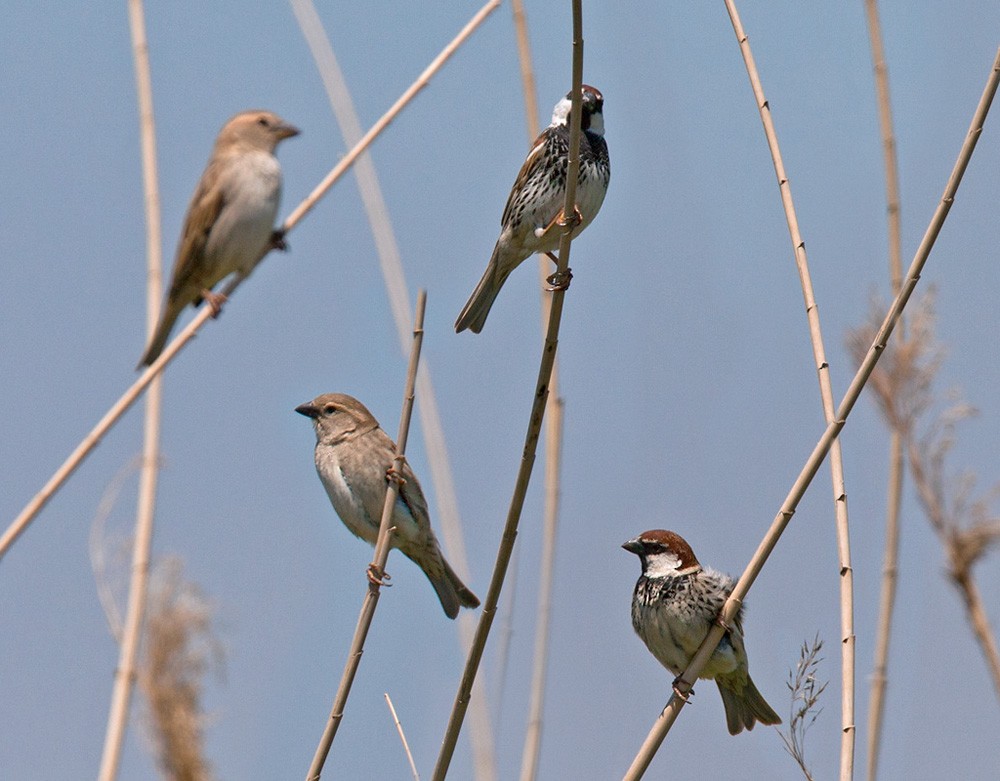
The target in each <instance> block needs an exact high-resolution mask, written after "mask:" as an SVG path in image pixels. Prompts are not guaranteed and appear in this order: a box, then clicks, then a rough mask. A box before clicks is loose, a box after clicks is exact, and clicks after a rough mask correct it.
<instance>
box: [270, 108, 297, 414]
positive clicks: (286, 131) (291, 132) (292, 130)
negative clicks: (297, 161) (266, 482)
mask: <svg viewBox="0 0 1000 781" xmlns="http://www.w3.org/2000/svg"><path fill="white" fill-rule="evenodd" d="M274 130H275V132H276V133H277V134H278V138H279V140H284V139H286V138H291V137H292V136H297V135H298V134H299V133H300V132H302V131H300V130H299V129H298V128H297V127H295V125H288V124H285V125H278V127H276V128H275V129H274ZM303 414H305V413H303Z"/></svg>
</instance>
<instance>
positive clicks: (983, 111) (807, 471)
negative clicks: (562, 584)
mask: <svg viewBox="0 0 1000 781" xmlns="http://www.w3.org/2000/svg"><path fill="white" fill-rule="evenodd" d="M998 84H1000V49H998V50H997V54H996V58H995V59H994V60H993V65H992V70H991V71H990V75H989V78H988V79H987V82H986V87H985V88H984V89H983V94H982V96H981V97H980V99H979V105H978V106H977V107H976V111H975V113H974V114H973V118H972V124H971V125H970V127H969V130H968V132H967V133H966V136H965V140H964V142H963V144H962V149H961V150H960V152H959V155H958V159H957V160H956V161H955V166H954V168H953V169H952V172H951V176H950V177H949V178H948V183H947V185H946V186H945V190H944V194H943V195H942V196H941V200H940V202H939V203H938V205H937V208H936V209H935V210H934V215H933V216H932V217H931V221H930V224H929V225H928V226H927V230H926V231H925V232H924V237H923V239H922V240H921V242H920V246H919V247H918V248H917V252H916V254H915V255H914V258H913V262H912V263H910V268H909V271H908V272H907V275H906V279H905V281H904V282H903V285H902V286H901V287H900V290H899V293H898V294H897V295H896V297H895V299H893V302H892V306H890V308H889V311H888V313H887V314H886V316H885V319H884V320H883V321H882V325H881V327H880V328H879V330H878V332H877V333H876V335H875V339H874V340H873V341H872V344H871V346H870V347H869V348H868V352H867V353H866V354H865V357H864V359H863V360H862V361H861V365H860V366H859V367H858V371H857V373H856V374H855V375H854V379H853V380H851V384H850V386H849V387H848V389H847V392H846V393H845V394H844V398H843V399H842V400H841V402H840V405H839V407H838V408H837V414H836V417H835V418H834V420H833V421H832V422H830V423H829V424H828V425H827V427H826V430H825V431H824V432H823V435H822V436H821V437H820V439H819V441H818V442H817V443H816V446H815V447H814V448H813V451H812V453H810V455H809V458H808V459H807V460H806V463H805V466H803V468H802V471H801V472H800V473H799V476H798V477H797V478H796V479H795V482H794V483H793V484H792V487H791V490H790V491H789V492H788V495H787V496H786V497H785V501H784V502H783V503H782V505H781V509H780V510H779V511H778V514H777V515H776V516H775V518H774V520H773V521H772V522H771V527H770V528H769V529H768V531H767V534H766V535H765V536H764V539H763V540H761V543H760V545H759V546H758V547H757V551H756V552H755V553H754V555H753V558H751V559H750V563H749V564H748V565H747V567H746V569H745V570H744V572H743V574H742V575H741V576H740V579H739V580H738V581H737V582H736V586H735V587H734V588H733V593H732V594H731V595H730V597H729V599H728V600H726V604H725V605H724V606H723V608H722V611H721V612H720V614H719V620H718V622H717V623H716V624H715V625H714V626H713V627H712V629H711V630H710V631H709V633H708V634H707V635H706V637H705V640H704V642H702V644H701V646H700V647H699V648H698V652H697V653H696V654H695V655H694V658H693V659H692V660H691V663H690V664H688V666H687V669H686V670H685V671H684V673H683V674H682V675H681V677H680V679H678V682H677V690H678V691H679V692H680V695H681V696H678V694H676V693H675V694H674V695H673V696H671V698H670V700H669V701H668V702H667V705H666V707H664V709H663V711H662V713H660V716H659V718H658V719H657V720H656V722H655V723H654V724H653V727H652V729H651V730H650V731H649V735H647V736H646V740H645V742H644V743H643V745H642V747H641V748H640V749H639V753H638V754H637V755H636V757H635V759H634V760H633V762H632V765H631V766H630V767H629V769H628V771H627V772H626V774H625V776H624V781H637V779H639V778H642V776H643V774H644V773H645V772H646V769H647V768H648V767H649V763H650V762H651V761H652V759H653V756H654V755H655V754H656V751H657V749H658V748H659V747H660V744H661V743H662V742H663V739H664V738H665V737H666V735H667V732H669V731H670V727H671V726H672V725H673V723H674V722H675V721H676V720H677V716H678V714H679V713H680V711H681V708H683V707H684V704H685V699H686V695H687V693H688V692H690V691H691V688H692V684H691V683H688V682H689V681H695V680H697V679H698V674H699V673H700V672H701V671H702V669H703V668H704V667H705V663H706V662H708V659H709V657H710V656H711V655H712V654H713V653H714V651H715V648H716V646H718V644H719V640H721V639H722V635H723V634H724V633H725V631H726V630H725V628H724V627H725V625H728V624H729V623H730V622H731V621H732V620H733V618H734V617H735V616H736V613H737V612H738V611H739V609H740V606H741V605H742V604H743V599H744V598H745V597H746V595H747V592H748V591H749V590H750V587H751V586H752V585H753V582H754V581H755V580H756V579H757V576H758V575H759V574H760V571H761V569H762V568H763V566H764V564H765V563H766V561H767V559H768V557H769V556H770V555H771V551H772V550H774V546H775V545H777V544H778V540H779V539H780V538H781V534H782V532H784V530H785V527H786V526H787V525H788V523H789V522H790V521H791V519H792V516H793V515H794V514H795V510H796V508H797V507H798V504H799V501H801V499H802V496H803V495H804V494H805V492H806V489H807V488H808V487H809V484H810V483H811V482H812V479H813V478H814V477H815V476H816V472H818V471H819V468H820V466H822V464H823V460H824V459H825V458H826V455H827V453H828V452H829V451H830V446H831V445H832V444H833V442H834V440H835V439H836V438H837V437H838V436H839V434H840V432H841V430H842V429H843V427H844V425H845V424H846V423H847V418H848V416H849V415H850V413H851V410H852V409H853V408H854V405H855V404H856V403H857V401H858V397H859V396H860V395H861V391H862V390H863V389H864V387H865V384H866V383H867V382H868V378H869V377H870V376H871V373H872V371H873V370H874V369H875V365H876V364H877V363H878V360H879V358H880V357H881V355H882V353H883V351H884V350H885V349H886V345H887V344H888V342H889V337H890V336H892V331H893V329H894V328H895V327H896V324H897V323H898V322H899V318H900V315H902V313H903V309H904V308H905V307H906V303H907V302H908V301H909V300H910V296H911V295H912V294H913V291H914V289H915V288H916V286H917V282H918V281H919V279H920V274H921V272H922V271H923V268H924V265H925V264H926V263H927V258H928V257H929V256H930V253H931V250H932V249H933V247H934V242H935V241H936V240H937V237H938V234H939V233H940V232H941V228H942V227H943V225H944V222H945V219H947V217H948V212H949V211H951V206H952V204H953V203H954V201H955V195H956V193H957V192H958V187H959V185H960V184H961V182H962V176H963V175H964V174H965V169H966V167H967V166H968V165H969V161H970V160H971V159H972V152H973V151H974V150H975V148H976V142H977V141H978V140H979V136H980V135H981V134H982V132H983V123H984V122H985V121H986V115H987V114H988V113H989V109H990V103H992V101H993V97H994V95H995V94H996V91H997V85H998Z"/></svg>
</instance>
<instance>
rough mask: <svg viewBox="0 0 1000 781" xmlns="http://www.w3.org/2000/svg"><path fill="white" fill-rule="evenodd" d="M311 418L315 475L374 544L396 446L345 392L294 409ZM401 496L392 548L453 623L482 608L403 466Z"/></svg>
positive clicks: (350, 523) (352, 525)
mask: <svg viewBox="0 0 1000 781" xmlns="http://www.w3.org/2000/svg"><path fill="white" fill-rule="evenodd" d="M295 411H296V412H298V413H299V414H300V415H305V416H306V417H308V418H312V421H313V426H314V428H315V429H316V453H315V456H316V471H317V472H318V473H319V479H320V481H321V482H322V483H323V487H324V488H326V492H327V494H328V495H329V496H330V501H331V502H332V503H333V509H335V510H336V511H337V515H339V516H340V520H342V521H343V522H344V525H345V526H346V527H347V528H348V529H349V530H350V531H351V532H352V533H354V534H355V535H356V536H358V537H360V538H361V539H363V540H366V541H367V542H368V543H369V544H371V545H374V544H375V541H376V538H377V537H378V529H379V524H380V523H381V521H382V507H383V505H384V504H385V494H386V491H387V489H388V486H387V485H386V479H387V476H388V475H387V472H388V470H389V467H391V466H392V462H393V458H394V457H395V455H396V445H395V444H394V443H393V441H392V440H391V439H390V438H389V436H388V435H387V434H386V433H385V432H384V431H383V430H382V429H381V428H379V425H378V421H377V420H375V418H374V417H373V416H372V414H371V413H370V412H369V411H368V409H367V408H366V407H365V405H364V404H362V403H361V402H360V401H358V400H357V399H355V398H354V397H353V396H348V395H346V394H344V393H325V394H323V395H322V396H317V397H316V398H315V399H313V400H312V401H310V402H307V403H305V404H301V405H299V406H298V407H296V408H295ZM400 478H401V479H400V486H399V496H398V497H397V498H396V506H395V508H394V509H393V513H392V525H393V526H395V527H396V530H395V531H394V532H393V534H392V537H391V538H390V539H391V541H392V547H393V548H398V549H399V550H400V551H402V552H403V555H405V556H406V557H407V558H408V559H410V560H411V561H413V563H414V564H416V565H417V566H418V567H420V569H422V570H423V571H424V574H425V575H426V576H427V579H428V580H429V581H430V582H431V585H432V586H434V590H435V591H436V592H437V595H438V599H439V600H441V607H443V608H444V612H445V613H446V614H447V615H448V618H455V616H457V615H458V609H459V607H478V606H479V600H478V599H477V598H476V595H475V594H473V593H472V592H471V591H469V589H468V588H466V586H465V584H464V583H462V581H461V580H460V579H459V577H458V575H456V574H455V572H454V570H452V568H451V567H450V566H449V565H448V562H447V561H445V558H444V556H443V555H442V554H441V548H440V547H439V546H438V541H437V538H436V537H435V536H434V532H433V531H431V521H430V516H429V515H428V512H427V501H426V500H425V499H424V492H423V491H422V490H420V483H419V482H417V477H416V475H414V474H413V470H411V469H410V465H409V464H408V463H406V462H405V461H404V462H403V469H402V474H401V475H400Z"/></svg>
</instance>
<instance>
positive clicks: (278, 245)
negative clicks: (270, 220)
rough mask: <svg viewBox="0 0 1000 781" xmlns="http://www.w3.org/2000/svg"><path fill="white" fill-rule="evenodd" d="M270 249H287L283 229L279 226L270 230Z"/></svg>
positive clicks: (282, 250)
mask: <svg viewBox="0 0 1000 781" xmlns="http://www.w3.org/2000/svg"><path fill="white" fill-rule="evenodd" d="M271 249H276V250H280V251H281V252H284V251H285V250H287V249H288V245H287V244H286V243H285V231H284V230H282V229H281V228H276V229H275V230H273V231H272V232H271Z"/></svg>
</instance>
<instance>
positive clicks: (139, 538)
mask: <svg viewBox="0 0 1000 781" xmlns="http://www.w3.org/2000/svg"><path fill="white" fill-rule="evenodd" d="M128 17H129V30H130V33H131V37H132V53H133V59H134V63H135V82H136V93H137V96H138V101H139V138H140V142H141V146H142V182H143V202H144V205H145V212H146V258H147V275H146V276H147V281H146V330H147V333H149V334H150V335H152V333H153V331H154V330H155V328H156V321H157V319H158V317H159V310H160V299H161V297H162V295H163V257H162V251H161V246H162V236H161V229H160V196H159V182H158V177H157V170H156V126H155V122H154V119H153V84H152V78H151V76H150V71H149V45H148V42H147V39H146V22H145V16H144V13H143V7H142V0H129V2H128ZM161 400H162V377H160V376H157V377H156V379H155V380H154V381H153V382H152V384H151V385H150V387H149V393H148V395H147V396H146V418H145V421H144V425H143V447H142V470H141V472H140V477H139V497H138V506H137V508H136V521H135V540H134V543H133V548H132V577H131V580H130V583H129V592H128V606H127V607H126V610H125V624H124V627H123V630H122V637H121V645H120V646H119V649H118V666H117V667H116V668H115V680H114V686H113V687H112V691H111V704H110V706H109V713H108V725H107V729H106V731H105V735H104V749H103V752H102V755H101V766H100V770H99V771H98V775H97V777H98V779H99V781H114V779H115V778H117V776H118V766H119V763H120V760H121V751H122V744H123V743H124V741H125V730H126V728H127V726H128V715H129V705H130V703H131V700H132V686H133V682H134V681H135V678H136V660H137V659H138V656H139V641H140V640H141V638H142V624H143V616H144V613H145V609H146V591H147V587H148V583H149V553H150V549H151V548H152V544H153V518H154V511H155V507H156V483H157V477H158V475H159V460H160V410H161Z"/></svg>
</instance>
